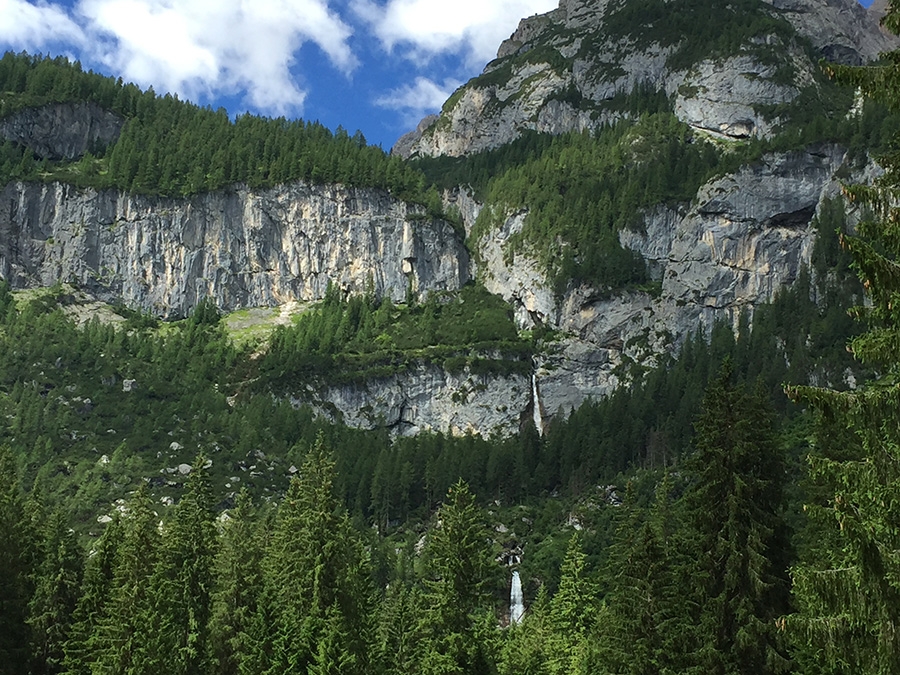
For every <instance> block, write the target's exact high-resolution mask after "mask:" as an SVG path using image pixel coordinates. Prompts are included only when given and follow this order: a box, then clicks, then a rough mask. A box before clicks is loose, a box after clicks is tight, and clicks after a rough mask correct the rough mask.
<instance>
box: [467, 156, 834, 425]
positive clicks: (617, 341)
mask: <svg viewBox="0 0 900 675" xmlns="http://www.w3.org/2000/svg"><path fill="white" fill-rule="evenodd" d="M843 154H844V153H843V150H842V149H841V148H839V147H836V146H833V145H821V146H816V147H812V148H810V149H808V150H806V151H802V152H791V153H786V154H773V155H769V156H766V157H764V158H763V159H762V160H760V161H759V162H756V163H754V164H752V165H750V166H747V167H744V168H742V169H740V170H739V171H738V172H736V173H735V174H731V175H727V176H724V177H721V178H717V179H714V180H712V181H710V182H709V183H707V184H706V185H704V186H702V187H701V189H700V190H699V191H698V193H697V196H696V198H695V199H694V200H693V202H692V203H691V205H683V206H682V207H680V208H666V207H658V208H656V209H653V210H651V211H650V212H648V213H646V214H645V215H644V218H643V227H642V228H641V229H639V230H624V231H622V233H621V235H620V239H621V241H622V244H623V245H625V246H627V247H629V248H631V249H633V250H636V251H639V252H640V253H641V255H642V256H643V257H644V258H645V260H647V261H648V264H649V267H650V270H651V273H652V275H653V276H654V277H655V278H657V279H658V280H659V282H660V284H661V288H660V290H659V292H658V293H650V292H639V291H630V292H625V293H617V294H614V295H609V294H605V293H600V292H597V291H596V290H594V289H591V288H589V287H584V286H581V287H576V288H572V289H570V290H569V291H567V292H566V293H564V294H563V296H562V297H557V296H556V295H555V293H554V291H553V290H552V287H551V284H550V283H549V282H548V281H547V280H546V276H545V275H544V273H543V271H542V269H541V267H540V266H539V264H538V263H537V262H536V261H535V260H534V259H532V258H531V257H529V256H528V255H526V254H522V253H516V254H515V255H512V254H511V252H510V251H509V249H508V247H507V243H508V240H509V237H510V236H511V235H512V234H513V233H515V232H517V231H519V230H520V229H521V227H522V226H523V223H524V218H525V214H524V213H522V212H517V213H514V214H512V215H510V217H509V218H508V219H507V220H506V222H505V223H504V224H503V226H502V227H501V228H500V229H499V230H497V231H495V232H494V233H493V234H492V235H490V236H488V237H486V238H485V239H484V240H483V241H482V242H481V243H480V258H481V260H482V261H483V265H482V266H481V267H480V268H479V271H478V274H479V276H480V277H481V278H483V279H484V282H485V285H486V286H487V288H488V289H489V290H491V291H492V292H494V293H497V294H499V295H501V296H503V297H504V298H506V299H507V300H508V301H510V302H511V303H512V304H513V305H514V306H515V308H516V318H517V320H518V321H519V322H520V324H521V325H522V326H525V327H527V326H530V325H534V324H535V323H544V324H547V325H549V326H551V327H553V328H556V329H558V330H559V331H560V332H561V334H562V336H563V337H562V338H561V339H560V340H559V341H558V342H557V343H556V344H555V345H551V347H550V349H549V350H548V352H547V353H545V354H543V355H541V356H539V357H538V359H537V371H536V379H537V385H538V391H539V392H540V393H539V400H538V401H537V402H536V405H537V407H538V408H539V409H541V410H543V411H544V415H545V417H549V416H552V415H553V414H555V413H557V412H559V411H562V412H563V414H567V413H568V412H569V411H570V410H572V409H573V408H575V407H578V406H579V405H581V403H583V402H584V401H585V400H587V399H590V398H599V397H602V396H606V395H608V394H609V393H610V392H612V391H613V390H614V389H615V388H616V387H617V386H618V385H619V384H621V383H622V382H625V381H627V380H628V375H629V366H630V365H631V364H635V363H639V364H641V365H643V366H647V365H652V364H653V363H654V361H655V359H656V358H657V357H658V356H659V355H660V354H663V353H665V352H667V351H671V350H674V349H675V348H677V346H678V345H679V344H680V343H681V341H682V340H684V338H686V337H687V336H689V335H691V334H692V333H693V332H695V331H696V330H697V329H703V330H708V329H709V328H710V327H711V326H712V324H713V323H714V322H715V321H719V320H725V321H729V322H732V323H734V324H735V325H736V323H737V321H738V319H739V317H740V314H741V312H742V311H745V310H746V311H748V312H750V313H751V314H752V311H753V309H754V308H755V307H756V306H757V305H759V304H762V303H765V302H768V301H770V300H771V299H772V298H773V297H774V296H775V293H776V291H777V290H778V289H779V288H782V287H784V286H787V285H790V284H791V283H793V281H794V280H795V279H796V278H797V276H798V275H799V273H800V270H801V268H802V266H803V265H804V264H805V263H807V262H808V261H809V258H810V255H811V252H812V245H813V243H814V241H815V231H814V228H813V227H812V226H811V224H810V223H811V220H812V219H813V217H814V215H815V213H816V211H817V210H818V209H819V208H820V206H821V204H822V200H823V199H824V198H826V197H834V196H837V194H838V192H839V186H838V183H837V181H836V179H835V178H834V174H835V172H837V170H838V169H839V168H840V167H841V165H842V162H843Z"/></svg>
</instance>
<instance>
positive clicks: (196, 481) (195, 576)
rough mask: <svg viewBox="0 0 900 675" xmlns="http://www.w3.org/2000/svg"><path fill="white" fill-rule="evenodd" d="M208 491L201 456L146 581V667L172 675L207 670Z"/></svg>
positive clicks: (211, 541) (212, 535) (212, 538)
mask: <svg viewBox="0 0 900 675" xmlns="http://www.w3.org/2000/svg"><path fill="white" fill-rule="evenodd" d="M213 521H214V514H213V509H212V487H211V485H210V480H209V474H208V472H207V470H206V458H205V457H204V456H203V455H200V456H198V457H197V458H196V459H195V460H194V464H193V470H192V471H191V473H190V476H189V477H188V480H187V483H186V485H185V492H184V496H183V497H182V498H181V500H180V501H179V502H178V504H177V505H176V506H175V508H174V512H173V514H172V517H171V520H170V522H168V523H167V525H166V528H165V530H164V536H163V542H162V548H161V551H160V557H159V561H158V563H157V565H156V569H155V570H154V573H153V577H152V579H151V588H152V590H153V596H154V597H153V605H154V606H153V612H152V617H151V620H150V622H149V624H150V626H151V627H152V629H153V632H152V635H151V636H150V638H149V642H148V645H147V653H146V655H145V659H146V660H147V664H146V665H147V666H148V667H150V668H151V669H153V670H155V671H156V672H162V671H163V670H165V672H167V673H172V674H174V675H203V674H204V673H207V672H210V671H211V665H210V650H209V618H210V607H211V600H210V594H211V591H212V585H213V564H214V560H215V550H216V543H217V541H216V532H215V529H214V526H213Z"/></svg>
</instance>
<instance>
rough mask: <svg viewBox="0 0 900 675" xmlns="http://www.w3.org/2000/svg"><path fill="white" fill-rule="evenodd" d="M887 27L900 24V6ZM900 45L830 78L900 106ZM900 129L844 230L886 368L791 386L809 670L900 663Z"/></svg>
mask: <svg viewBox="0 0 900 675" xmlns="http://www.w3.org/2000/svg"><path fill="white" fill-rule="evenodd" d="M885 25H886V27H887V28H888V29H889V30H891V31H892V32H895V33H898V32H900V12H898V11H897V8H896V7H895V6H892V7H891V9H889V10H888V14H887V16H886V18H885ZM897 64H898V59H897V52H894V53H892V54H891V55H890V57H889V58H888V59H887V60H886V61H885V62H884V63H883V64H881V65H879V66H876V67H869V68H849V67H837V66H829V68H828V70H829V74H830V75H832V76H834V77H836V78H838V79H839V80H841V81H843V82H846V83H848V84H850V85H852V86H854V87H859V88H860V90H861V91H862V92H863V93H864V94H866V95H868V96H875V97H877V98H879V99H880V100H881V101H882V102H883V103H885V104H886V105H888V106H889V107H890V108H891V109H892V110H895V111H896V110H898V109H900V91H898V89H897V86H896V83H897V81H898V80H897V77H898V65H897ZM897 138H898V137H897V135H896V132H895V135H894V144H893V145H892V147H891V151H890V153H889V154H886V155H885V156H882V157H881V158H880V159H879V161H880V163H881V164H882V166H884V167H885V175H884V176H883V177H882V178H881V179H880V180H879V181H877V182H876V184H875V185H874V186H850V187H848V188H847V190H846V191H847V194H848V197H849V199H850V200H851V201H853V202H856V203H858V204H860V205H864V206H866V207H868V208H869V209H871V213H872V218H870V219H867V220H865V221H863V222H862V223H860V225H859V227H858V228H857V230H856V232H855V233H854V235H853V236H850V235H845V236H844V237H843V238H842V241H843V244H844V246H845V248H846V249H847V251H849V253H850V254H851V255H852V257H853V265H854V268H855V270H856V272H857V273H858V275H859V278H860V280H861V281H862V283H863V285H864V287H865V288H866V290H867V300H868V302H866V303H864V304H862V305H861V306H858V307H857V308H855V312H854V313H855V314H856V315H857V316H858V317H859V318H862V319H864V320H865V321H866V324H867V326H868V330H866V332H864V333H862V334H860V335H858V336H857V337H855V338H854V339H853V341H852V342H851V343H850V349H851V351H852V352H853V355H854V356H855V357H856V358H857V359H859V360H860V361H861V362H862V363H863V364H865V365H866V366H867V367H869V368H872V369H873V371H874V372H875V373H876V376H875V377H872V378H869V380H868V381H867V382H865V384H864V386H862V387H860V388H858V389H856V390H853V391H837V390H835V389H832V388H826V387H821V386H820V387H797V388H792V390H791V393H792V395H793V397H794V398H796V399H797V400H799V401H801V402H804V403H807V404H809V405H810V406H811V407H812V408H814V409H815V410H816V411H817V412H818V424H817V427H816V434H815V437H814V442H813V444H812V451H811V452H810V455H809V460H808V471H809V484H808V487H807V490H808V494H809V499H808V502H809V503H808V507H807V508H808V510H809V512H810V514H811V517H810V531H809V533H808V539H807V542H808V545H807V546H806V547H805V548H804V550H803V555H802V556H801V560H800V562H799V563H798V564H797V565H795V566H794V568H793V570H792V575H793V580H794V596H795V601H796V604H797V608H798V612H797V613H796V614H795V615H792V616H790V617H788V618H787V620H786V628H787V630H788V633H789V634H790V635H791V636H792V637H793V638H794V639H795V640H796V642H797V644H798V649H797V654H798V656H797V662H798V663H799V664H800V666H801V667H802V668H805V669H807V670H810V671H811V670H812V669H815V672H820V673H828V674H829V675H831V674H838V673H851V672H863V671H864V672H867V673H873V674H877V675H882V674H886V673H891V672H894V671H896V670H897V668H898V667H900V650H898V648H897V642H896V637H895V635H894V632H893V628H894V626H895V625H896V622H897V621H898V618H900V585H898V565H897V557H896V555H895V552H896V550H897V548H898V538H897V528H896V526H895V523H896V519H897V516H898V514H897V505H898V503H900V501H898V478H900V473H898V459H900V453H898V447H900V444H898V441H900V437H898V428H900V427H898V410H900V408H898V394H900V389H898V378H897V376H898V363H900V358H898V357H900V349H898V345H900V322H898V319H900V315H898V309H897V308H898V304H897V299H898V294H900V285H898V280H897V273H896V270H897V263H898V256H900V246H898V242H900V236H898V234H900V232H898V227H897V223H898V216H900V211H898V209H897V206H896V201H895V199H894V195H895V194H896V191H897V187H898V185H900V173H898V164H897V157H896V141H897Z"/></svg>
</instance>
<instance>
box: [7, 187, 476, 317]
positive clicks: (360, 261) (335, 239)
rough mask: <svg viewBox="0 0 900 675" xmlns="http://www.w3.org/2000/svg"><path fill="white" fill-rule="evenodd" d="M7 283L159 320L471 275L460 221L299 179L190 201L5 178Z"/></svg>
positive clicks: (394, 289)
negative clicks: (68, 290)
mask: <svg viewBox="0 0 900 675" xmlns="http://www.w3.org/2000/svg"><path fill="white" fill-rule="evenodd" d="M0 276H2V277H3V278H5V279H8V280H9V282H10V283H11V284H12V286H13V287H14V288H25V287H30V286H47V285H51V284H54V283H56V282H60V281H62V282H71V283H74V284H76V285H78V286H79V287H81V288H84V289H85V290H88V291H90V292H91V293H93V294H94V295H96V296H97V297H98V298H100V299H103V300H106V301H117V302H124V303H125V304H127V305H129V306H134V307H140V308H142V309H144V310H147V311H150V312H153V313H154V314H156V315H158V316H161V317H164V318H175V317H180V316H184V315H186V314H187V313H189V312H190V310H191V309H192V308H193V307H194V306H195V305H196V303H197V302H198V300H200V299H202V298H207V297H208V298H212V299H213V300H215V302H216V304H217V305H218V306H219V307H220V308H222V309H224V310H232V309H236V308H240V307H251V306H267V305H268V306H272V305H277V304H281V303H284V302H288V301H290V300H306V301H308V300H317V299H320V298H322V297H323V296H324V294H325V290H326V289H327V287H328V285H329V284H334V285H336V286H337V287H338V288H340V289H341V290H342V291H345V292H347V293H350V292H355V293H362V292H365V291H366V290H367V289H368V288H370V287H371V288H372V290H374V291H375V292H376V293H377V294H379V295H387V296H390V297H391V298H392V299H393V300H403V299H404V298H405V297H406V296H407V294H408V293H409V292H413V293H422V294H427V293H428V292H429V291H431V290H434V289H448V290H455V289H457V288H459V287H460V286H461V285H462V284H464V283H465V282H466V281H467V280H468V278H469V269H468V255H467V253H466V250H465V247H464V246H463V244H462V242H461V241H460V238H459V236H458V235H457V233H456V232H455V231H454V229H453V227H452V226H451V225H450V224H449V223H446V222H444V221H440V220H433V219H429V218H425V217H424V216H423V215H422V213H421V209H420V208H419V207H414V206H411V205H409V204H406V203H404V202H401V201H399V200H397V199H394V198H392V197H391V196H390V195H389V194H388V193H386V192H383V191H380V190H372V189H362V188H350V187H344V186H341V185H326V186H312V185H308V184H305V183H293V184H290V185H284V186H279V187H276V188H272V189H268V190H260V191H253V190H248V189H246V188H237V189H234V190H226V191H217V192H212V193H208V194H203V195H198V196H195V197H190V198H186V199H169V198H158V197H147V196H140V195H129V194H124V193H120V192H118V191H116V190H101V191H96V190H92V189H79V188H75V187H72V186H70V185H63V184H59V183H52V184H38V183H11V184H9V185H7V186H6V187H5V188H4V189H3V190H2V191H0Z"/></svg>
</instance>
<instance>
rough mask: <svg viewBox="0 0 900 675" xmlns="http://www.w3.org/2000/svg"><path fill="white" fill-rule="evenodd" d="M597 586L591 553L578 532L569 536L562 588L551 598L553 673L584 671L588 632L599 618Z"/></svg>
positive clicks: (550, 661)
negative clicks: (590, 564) (590, 565)
mask: <svg viewBox="0 0 900 675" xmlns="http://www.w3.org/2000/svg"><path fill="white" fill-rule="evenodd" d="M596 597H597V587H596V585H595V583H594V580H593V579H592V577H591V574H590V573H589V572H588V570H587V556H586V555H585V554H584V551H583V550H582V548H581V537H580V536H579V534H578V533H577V532H576V533H575V534H573V535H572V537H571V538H570V539H569V546H568V548H567V550H566V557H565V558H564V559H563V564H562V569H561V570H560V580H559V589H558V590H557V591H556V595H554V596H553V598H552V599H551V600H550V611H549V613H548V622H549V625H550V629H551V632H550V638H549V640H548V645H547V653H548V664H547V665H548V671H549V672H550V673H552V674H553V675H564V674H565V673H577V672H581V670H582V668H583V665H584V664H585V663H586V660H587V652H588V648H589V647H588V635H589V632H590V631H591V630H592V629H593V628H594V621H595V619H596V609H597V608H596V606H595V601H596Z"/></svg>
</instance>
